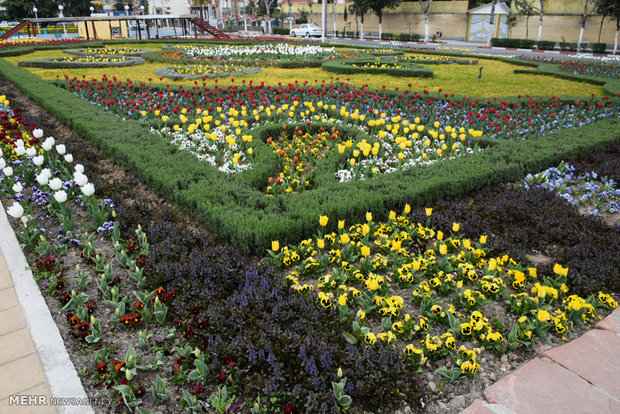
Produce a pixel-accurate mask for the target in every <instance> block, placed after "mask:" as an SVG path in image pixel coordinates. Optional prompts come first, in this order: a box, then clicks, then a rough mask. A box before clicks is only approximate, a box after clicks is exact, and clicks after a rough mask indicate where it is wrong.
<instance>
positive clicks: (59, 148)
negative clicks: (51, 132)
mask: <svg viewBox="0 0 620 414" xmlns="http://www.w3.org/2000/svg"><path fill="white" fill-rule="evenodd" d="M56 152H58V153H59V154H60V155H64V153H65V152H67V148H66V147H65V144H58V145H56Z"/></svg>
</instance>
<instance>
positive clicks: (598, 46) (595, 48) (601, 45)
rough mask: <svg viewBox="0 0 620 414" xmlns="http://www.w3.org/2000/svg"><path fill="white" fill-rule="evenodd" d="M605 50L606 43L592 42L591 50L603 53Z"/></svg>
mask: <svg viewBox="0 0 620 414" xmlns="http://www.w3.org/2000/svg"><path fill="white" fill-rule="evenodd" d="M605 50H607V44H606V43H592V52H594V53H605Z"/></svg>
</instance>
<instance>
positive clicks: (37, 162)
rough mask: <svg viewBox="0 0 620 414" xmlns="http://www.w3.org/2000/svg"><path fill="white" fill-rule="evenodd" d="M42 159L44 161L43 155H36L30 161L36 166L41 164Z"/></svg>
mask: <svg viewBox="0 0 620 414" xmlns="http://www.w3.org/2000/svg"><path fill="white" fill-rule="evenodd" d="M43 161H45V159H44V158H43V155H37V156H36V157H34V158H33V159H32V162H33V163H34V165H36V166H37V167H39V166H41V165H43Z"/></svg>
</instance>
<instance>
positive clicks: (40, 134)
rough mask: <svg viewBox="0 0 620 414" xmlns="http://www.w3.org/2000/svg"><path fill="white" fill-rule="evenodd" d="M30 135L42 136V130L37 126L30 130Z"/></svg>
mask: <svg viewBox="0 0 620 414" xmlns="http://www.w3.org/2000/svg"><path fill="white" fill-rule="evenodd" d="M32 136H33V137H35V138H39V139H41V138H43V130H42V129H41V128H37V129H35V130H33V131H32Z"/></svg>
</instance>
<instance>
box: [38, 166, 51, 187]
mask: <svg viewBox="0 0 620 414" xmlns="http://www.w3.org/2000/svg"><path fill="white" fill-rule="evenodd" d="M51 176H52V173H51V172H50V169H49V168H44V169H42V170H41V172H40V173H39V174H37V182H38V183H39V184H41V185H45V184H47V182H48V181H49V179H50V177H51Z"/></svg>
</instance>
